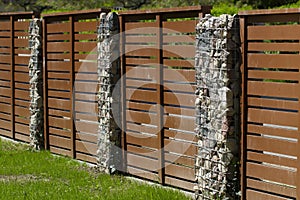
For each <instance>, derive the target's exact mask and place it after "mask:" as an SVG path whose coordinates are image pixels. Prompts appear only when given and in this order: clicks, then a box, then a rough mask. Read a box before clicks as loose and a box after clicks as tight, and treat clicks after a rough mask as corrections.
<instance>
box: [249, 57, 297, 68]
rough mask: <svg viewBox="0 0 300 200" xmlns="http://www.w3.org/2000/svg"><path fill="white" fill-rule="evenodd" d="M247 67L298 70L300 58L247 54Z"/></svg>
mask: <svg viewBox="0 0 300 200" xmlns="http://www.w3.org/2000/svg"><path fill="white" fill-rule="evenodd" d="M247 56H248V59H247V66H248V67H251V68H274V67H275V68H282V69H298V68H299V66H298V63H299V62H300V56H299V55H296V54H286V55H285V54H279V55H278V54H269V55H268V54H255V53H248V54H247Z"/></svg>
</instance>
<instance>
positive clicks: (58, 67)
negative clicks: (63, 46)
mask: <svg viewBox="0 0 300 200" xmlns="http://www.w3.org/2000/svg"><path fill="white" fill-rule="evenodd" d="M46 67H47V70H49V71H64V72H70V71H71V63H70V62H69V61H47V65H46Z"/></svg>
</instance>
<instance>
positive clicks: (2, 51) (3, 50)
mask: <svg viewBox="0 0 300 200" xmlns="http://www.w3.org/2000/svg"><path fill="white" fill-rule="evenodd" d="M0 35H1V34H0ZM4 39H5V40H7V38H4ZM1 45H2V42H1ZM10 52H11V50H10V47H7V48H6V47H0V53H4V54H9V53H10Z"/></svg>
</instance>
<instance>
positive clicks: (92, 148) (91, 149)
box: [76, 140, 98, 155]
mask: <svg viewBox="0 0 300 200" xmlns="http://www.w3.org/2000/svg"><path fill="white" fill-rule="evenodd" d="M97 148H98V147H97V144H95V143H89V142H83V141H78V140H76V152H80V153H85V154H90V155H96V154H97Z"/></svg>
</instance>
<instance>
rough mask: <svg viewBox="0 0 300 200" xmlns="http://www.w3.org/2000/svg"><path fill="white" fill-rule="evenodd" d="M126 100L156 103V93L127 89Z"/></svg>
mask: <svg viewBox="0 0 300 200" xmlns="http://www.w3.org/2000/svg"><path fill="white" fill-rule="evenodd" d="M126 98H127V99H128V100H137V101H147V102H156V100H157V93H156V91H150V90H139V89H129V88H128V89H126Z"/></svg>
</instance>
